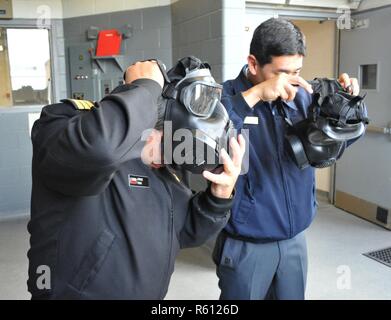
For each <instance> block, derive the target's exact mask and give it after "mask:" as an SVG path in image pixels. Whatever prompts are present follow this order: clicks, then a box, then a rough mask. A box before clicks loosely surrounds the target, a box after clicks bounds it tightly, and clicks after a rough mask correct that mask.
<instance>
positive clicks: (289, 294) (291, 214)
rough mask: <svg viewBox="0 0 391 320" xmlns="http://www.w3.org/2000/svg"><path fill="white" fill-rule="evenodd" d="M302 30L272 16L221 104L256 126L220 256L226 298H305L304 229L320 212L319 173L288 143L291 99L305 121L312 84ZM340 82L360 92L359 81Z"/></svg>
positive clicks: (241, 123) (293, 111) (295, 114)
mask: <svg viewBox="0 0 391 320" xmlns="http://www.w3.org/2000/svg"><path fill="white" fill-rule="evenodd" d="M304 56H305V39H304V35H303V34H302V33H301V31H300V30H299V29H298V28H297V27H296V26H295V25H294V24H292V23H291V22H289V21H287V20H283V19H269V20H267V21H265V22H264V23H262V24H261V25H260V26H259V27H258V28H257V29H256V30H255V32H254V36H253V39H252V42H251V47H250V55H249V56H248V59H247V60H248V64H247V65H246V66H245V67H244V68H243V69H242V70H241V72H240V74H239V76H238V77H237V78H236V79H235V80H230V81H226V82H225V83H224V89H223V90H224V91H223V99H222V102H223V104H224V105H225V107H226V108H227V110H228V112H229V115H230V118H231V120H232V121H233V122H234V124H235V126H236V128H237V129H247V130H248V132H249V155H250V162H249V169H248V172H247V174H245V175H242V176H240V177H239V179H238V183H237V186H236V188H237V189H236V190H237V193H236V200H235V203H234V206H233V209H232V215H231V218H230V220H229V222H228V224H227V226H226V227H225V229H224V230H223V232H222V233H221V234H220V235H219V237H218V239H217V241H216V246H215V250H214V254H213V258H214V261H215V263H216V265H217V275H218V277H219V287H220V289H221V297H220V298H221V299H268V298H271V299H304V294H305V286H306V276H307V249H306V241H305V237H304V233H303V231H304V230H305V229H306V228H307V227H308V226H309V225H310V224H311V222H312V220H313V218H314V215H315V212H316V206H317V204H316V194H315V174H314V169H313V168H312V167H308V168H306V169H304V170H300V169H299V168H298V167H297V166H296V164H295V163H294V161H293V160H292V159H291V158H290V156H289V154H288V152H287V150H286V148H285V147H284V132H285V122H284V118H283V117H282V116H281V114H280V113H279V112H278V109H277V107H276V100H277V99H278V98H281V99H282V100H283V101H284V109H285V112H286V113H287V114H288V115H289V118H290V119H291V120H292V122H293V123H296V122H298V121H300V120H302V119H304V118H305V117H306V115H307V112H308V107H309V106H310V104H311V102H312V93H313V91H312V88H311V86H310V84H309V83H308V82H306V81H305V80H304V79H303V78H301V77H300V76H299V73H300V70H301V68H302V65H303V58H304ZM339 82H340V83H341V85H342V86H343V87H344V88H346V89H347V90H348V91H349V92H350V93H351V94H353V95H357V94H358V92H359V86H358V82H357V80H356V79H350V78H349V76H348V75H346V74H343V75H341V77H340V79H339Z"/></svg>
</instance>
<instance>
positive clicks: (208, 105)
mask: <svg viewBox="0 0 391 320" xmlns="http://www.w3.org/2000/svg"><path fill="white" fill-rule="evenodd" d="M222 91H223V87H222V86H221V85H219V84H217V83H210V82H204V81H195V82H193V83H191V84H190V85H188V86H187V87H185V88H183V89H182V91H181V102H182V103H183V104H184V105H185V107H186V108H187V110H188V111H189V112H191V113H192V114H194V115H196V116H198V117H210V116H211V115H212V113H213V111H214V109H215V107H216V104H217V102H218V101H220V99H221V94H222Z"/></svg>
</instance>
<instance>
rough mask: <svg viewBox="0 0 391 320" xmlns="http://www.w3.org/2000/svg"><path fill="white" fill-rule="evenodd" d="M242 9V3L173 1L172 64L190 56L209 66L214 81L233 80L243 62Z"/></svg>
mask: <svg viewBox="0 0 391 320" xmlns="http://www.w3.org/2000/svg"><path fill="white" fill-rule="evenodd" d="M245 6H246V2H245V0H209V1H208V0H199V1H191V0H179V1H177V2H174V3H173V4H172V5H171V11H172V34H173V36H172V37H173V61H174V62H175V61H176V60H178V59H179V58H181V57H183V56H186V55H191V54H192V55H195V56H198V57H199V58H201V59H202V60H205V61H208V62H209V63H210V64H211V66H212V72H213V75H214V76H215V78H216V80H217V81H218V82H222V81H225V80H228V79H232V78H234V77H236V76H237V74H238V73H239V71H240V69H241V67H242V66H243V64H244V63H245V61H246V55H245V54H243V52H246V50H243V35H244V26H245V25H244V20H245Z"/></svg>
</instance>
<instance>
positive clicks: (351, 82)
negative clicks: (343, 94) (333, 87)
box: [338, 73, 360, 96]
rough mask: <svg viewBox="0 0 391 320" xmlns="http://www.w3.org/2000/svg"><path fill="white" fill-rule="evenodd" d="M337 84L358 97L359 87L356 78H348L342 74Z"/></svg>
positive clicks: (345, 74)
mask: <svg viewBox="0 0 391 320" xmlns="http://www.w3.org/2000/svg"><path fill="white" fill-rule="evenodd" d="M338 82H339V83H340V84H341V85H342V87H343V88H344V89H345V90H346V91H347V92H348V93H350V94H351V95H353V96H358V95H359V93H360V85H359V84H358V80H357V79H356V78H350V77H349V75H348V74H347V73H342V74H341V75H340V76H339V78H338Z"/></svg>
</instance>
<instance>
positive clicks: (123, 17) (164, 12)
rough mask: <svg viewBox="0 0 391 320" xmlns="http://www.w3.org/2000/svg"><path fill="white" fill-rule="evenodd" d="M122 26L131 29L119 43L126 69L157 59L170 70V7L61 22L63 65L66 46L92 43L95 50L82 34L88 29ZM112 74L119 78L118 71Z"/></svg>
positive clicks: (77, 18) (92, 16)
mask: <svg viewBox="0 0 391 320" xmlns="http://www.w3.org/2000/svg"><path fill="white" fill-rule="evenodd" d="M126 24H130V25H132V27H133V34H132V36H131V37H130V38H128V39H124V40H123V43H122V54H123V55H125V56H126V58H125V59H126V61H125V63H126V64H127V65H130V64H132V63H134V62H135V61H138V60H144V59H149V58H158V59H160V60H162V61H163V62H164V63H165V64H166V65H167V67H171V65H172V35H171V10H170V6H160V7H150V8H142V9H136V10H128V11H121V12H108V13H104V14H96V15H88V16H81V17H72V18H66V19H64V36H65V39H66V40H65V52H66V61H67V59H68V53H67V52H68V48H69V47H70V46H73V45H80V44H88V43H93V45H94V47H95V42H94V41H91V40H88V39H87V36H86V32H87V30H88V28H89V27H90V26H94V27H98V28H99V29H100V30H103V29H113V28H114V29H120V28H121V27H123V26H124V25H126ZM67 63H68V61H67ZM112 70H115V69H112ZM116 72H118V73H119V77H121V72H120V71H119V70H117V71H116ZM68 80H69V79H68ZM68 87H69V85H68ZM68 94H70V92H69V93H68Z"/></svg>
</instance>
